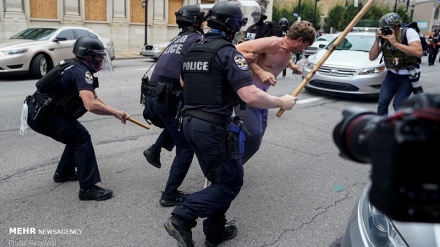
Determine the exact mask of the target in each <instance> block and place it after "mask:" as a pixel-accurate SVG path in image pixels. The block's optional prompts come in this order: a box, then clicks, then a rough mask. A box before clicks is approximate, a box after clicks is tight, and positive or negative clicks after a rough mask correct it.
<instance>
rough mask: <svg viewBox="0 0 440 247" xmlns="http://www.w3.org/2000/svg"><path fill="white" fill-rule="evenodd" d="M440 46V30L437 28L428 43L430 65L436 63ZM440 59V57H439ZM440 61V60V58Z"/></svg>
mask: <svg viewBox="0 0 440 247" xmlns="http://www.w3.org/2000/svg"><path fill="white" fill-rule="evenodd" d="M439 47H440V34H439V30H438V29H435V30H434V33H433V34H431V35H429V43H428V54H429V55H428V65H429V66H431V65H434V62H435V59H436V57H437V54H438V49H439ZM439 59H440V58H439ZM439 62H440V60H439Z"/></svg>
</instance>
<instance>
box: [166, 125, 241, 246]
mask: <svg viewBox="0 0 440 247" xmlns="http://www.w3.org/2000/svg"><path fill="white" fill-rule="evenodd" d="M225 122H226V121H225ZM183 131H184V133H185V136H186V138H187V140H188V142H189V144H190V145H191V147H192V148H193V150H194V152H195V154H196V156H197V159H198V161H199V165H200V168H201V169H202V172H203V175H205V177H206V178H207V179H208V180H209V181H211V182H212V183H211V185H210V186H208V187H206V188H205V189H203V190H201V191H198V192H195V193H192V194H190V195H189V196H188V197H187V198H186V199H185V201H183V203H182V204H181V205H179V206H177V207H175V208H174V210H173V212H172V213H173V214H175V215H178V216H180V218H182V219H184V220H186V221H188V222H191V223H194V222H195V220H196V219H197V218H199V217H200V218H205V217H206V219H205V220H204V221H203V231H204V233H205V236H206V237H207V238H211V239H215V238H218V237H219V236H222V233H223V231H224V229H225V223H226V216H225V214H226V211H227V210H228V209H229V206H230V205H231V202H232V201H233V200H234V199H235V197H236V196H237V195H238V193H239V192H240V189H241V187H242V186H243V175H244V173H243V165H242V163H241V159H236V160H232V159H226V160H224V159H222V158H221V151H220V146H221V143H222V142H224V141H225V135H226V126H220V125H217V124H214V123H210V122H207V121H205V120H201V119H198V118H196V117H192V116H186V117H185V118H184V121H183ZM190 225H191V224H190Z"/></svg>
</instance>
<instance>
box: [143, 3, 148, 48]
mask: <svg viewBox="0 0 440 247" xmlns="http://www.w3.org/2000/svg"><path fill="white" fill-rule="evenodd" d="M142 7H144V8H145V40H144V45H148V38H147V37H148V35H147V34H148V26H147V25H148V0H142Z"/></svg>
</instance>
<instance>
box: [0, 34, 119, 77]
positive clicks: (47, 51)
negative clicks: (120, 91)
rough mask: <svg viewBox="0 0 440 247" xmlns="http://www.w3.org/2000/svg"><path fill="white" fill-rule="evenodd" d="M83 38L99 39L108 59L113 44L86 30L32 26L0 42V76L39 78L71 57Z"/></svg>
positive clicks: (112, 51) (113, 51) (111, 53)
mask: <svg viewBox="0 0 440 247" xmlns="http://www.w3.org/2000/svg"><path fill="white" fill-rule="evenodd" d="M83 36H90V37H95V38H98V39H99V40H101V42H102V43H103V44H104V47H105V49H106V51H107V53H108V55H109V57H110V59H111V60H113V59H114V58H115V49H114V45H113V41H112V40H110V39H105V38H102V37H100V36H99V35H98V34H97V33H95V32H93V31H92V30H90V29H87V28H85V27H74V26H65V27H53V28H50V27H41V28H40V27H32V28H27V29H25V30H23V31H21V32H19V33H17V34H16V35H14V36H12V37H11V38H10V39H9V40H7V41H5V42H2V43H0V75H9V74H29V75H30V76H31V77H32V78H37V79H39V78H41V77H43V76H44V75H45V74H46V73H47V72H48V71H49V70H51V69H52V68H53V67H54V66H56V65H57V64H58V63H59V62H60V61H61V60H63V59H66V58H72V57H74V54H73V53H72V50H73V45H74V44H75V41H76V39H78V38H79V37H83Z"/></svg>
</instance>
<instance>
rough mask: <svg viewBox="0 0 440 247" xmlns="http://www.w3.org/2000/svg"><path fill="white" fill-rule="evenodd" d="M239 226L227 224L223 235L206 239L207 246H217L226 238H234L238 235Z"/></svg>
mask: <svg viewBox="0 0 440 247" xmlns="http://www.w3.org/2000/svg"><path fill="white" fill-rule="evenodd" d="M237 232H238V231H237V227H236V226H235V225H232V224H231V225H227V226H226V227H225V231H224V232H223V234H222V236H221V237H220V238H217V239H208V238H206V239H205V244H204V245H205V247H216V246H218V245H219V244H221V243H223V242H224V241H226V240H230V239H233V238H235V237H236V236H237Z"/></svg>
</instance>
